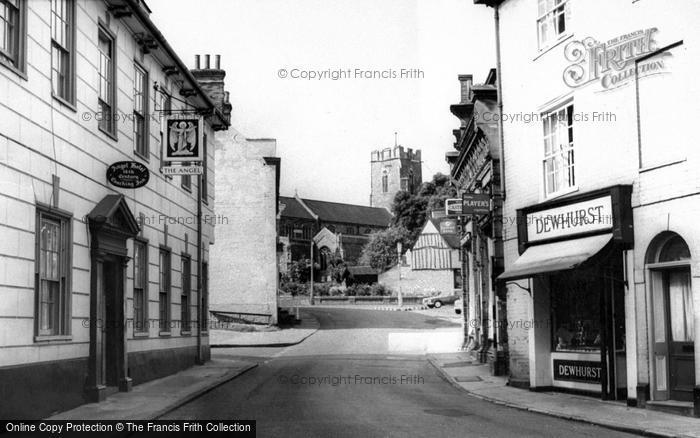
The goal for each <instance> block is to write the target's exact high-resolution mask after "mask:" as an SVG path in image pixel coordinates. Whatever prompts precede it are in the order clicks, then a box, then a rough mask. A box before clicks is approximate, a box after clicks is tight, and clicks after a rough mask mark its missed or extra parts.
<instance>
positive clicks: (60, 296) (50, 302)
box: [35, 208, 72, 336]
mask: <svg viewBox="0 0 700 438" xmlns="http://www.w3.org/2000/svg"><path fill="white" fill-rule="evenodd" d="M70 220H71V218H70V217H69V216H66V215H64V214H62V213H58V212H55V211H52V210H50V209H43V208H39V209H38V210H37V218H36V223H37V231H36V252H37V257H36V270H35V275H36V282H35V284H36V289H37V290H36V294H37V306H36V321H37V327H36V332H37V335H39V336H57V335H68V334H70V315H71V312H70V289H71V288H70V271H71V263H70V260H71V244H72V236H71V232H70V229H71V228H70Z"/></svg>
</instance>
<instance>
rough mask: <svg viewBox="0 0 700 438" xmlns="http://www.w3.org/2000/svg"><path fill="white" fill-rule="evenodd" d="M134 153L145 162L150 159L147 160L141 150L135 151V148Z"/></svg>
mask: <svg viewBox="0 0 700 438" xmlns="http://www.w3.org/2000/svg"><path fill="white" fill-rule="evenodd" d="M134 155H135V156H137V157H139V158H141V159H142V160H143V161H145V162H146V163H150V161H149V160H148V157H147V156H146V155H144V154H142V153H141V152H139V151H137V150H136V149H134Z"/></svg>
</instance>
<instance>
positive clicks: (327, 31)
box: [148, 0, 495, 205]
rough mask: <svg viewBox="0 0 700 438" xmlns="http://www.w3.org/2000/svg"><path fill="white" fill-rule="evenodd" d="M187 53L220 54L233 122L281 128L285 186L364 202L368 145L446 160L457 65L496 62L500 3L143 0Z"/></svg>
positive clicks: (243, 128) (481, 70) (431, 167)
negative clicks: (403, 73)
mask: <svg viewBox="0 0 700 438" xmlns="http://www.w3.org/2000/svg"><path fill="white" fill-rule="evenodd" d="M148 5H149V6H150V7H151V9H152V10H153V14H152V16H151V18H152V19H153V21H154V22H155V23H156V25H157V26H158V28H159V29H160V30H161V31H162V32H163V34H164V35H165V37H166V38H167V39H168V41H169V42H170V44H171V45H172V47H173V48H174V49H175V50H176V51H177V53H178V54H179V55H180V57H181V58H182V59H183V61H184V62H185V64H187V65H188V66H190V67H193V66H194V55H195V54H202V55H204V54H207V53H208V54H211V55H212V62H213V55H214V54H221V57H222V61H221V64H222V68H223V69H225V70H226V89H227V90H228V91H230V93H231V102H232V104H233V117H232V119H233V125H234V126H235V127H236V129H237V130H238V131H240V132H242V133H243V134H244V135H246V136H247V137H249V138H255V137H272V138H276V139H277V146H278V150H277V154H278V156H280V157H281V158H282V184H281V194H282V195H293V194H294V190H295V189H296V190H298V191H299V194H300V195H301V196H302V197H305V198H312V199H321V200H327V201H335V202H346V203H355V204H363V205H367V204H368V202H369V192H370V164H369V161H370V152H371V151H372V150H374V149H381V148H383V147H387V146H393V144H394V132H395V131H396V132H398V139H399V144H402V145H404V146H406V147H411V148H414V149H421V150H422V151H423V152H422V153H423V160H424V163H423V178H424V179H425V180H428V179H430V178H431V177H432V175H433V174H434V173H436V172H440V171H441V172H447V170H448V168H447V164H446V163H445V160H444V156H445V152H447V151H448V150H450V149H451V148H452V143H453V142H454V137H453V136H452V129H455V128H457V127H458V126H459V121H458V120H457V119H456V118H455V117H454V116H453V115H452V114H451V113H450V111H449V106H450V104H453V103H457V102H458V101H459V82H458V81H457V75H458V74H461V73H472V74H473V75H474V81H475V83H480V82H483V80H484V79H485V78H486V74H487V73H488V70H489V68H491V67H495V46H494V39H493V10H492V9H490V8H486V7H484V6H475V5H473V2H472V0H352V1H348V0H342V1H341V0H294V1H290V0H200V1H191V0H148ZM356 68H358V69H361V70H386V69H394V70H395V71H396V72H397V74H398V73H400V70H401V69H402V68H409V69H410V68H416V69H421V70H422V71H423V72H424V77H423V78H422V79H399V78H396V79H355V78H350V79H341V80H337V81H332V80H328V79H326V80H318V79H316V80H306V79H290V78H289V77H288V78H286V79H281V78H279V77H278V70H280V69H287V71H288V72H290V71H291V70H293V69H300V70H326V69H333V70H337V69H344V70H345V69H352V70H353V71H354V69H356Z"/></svg>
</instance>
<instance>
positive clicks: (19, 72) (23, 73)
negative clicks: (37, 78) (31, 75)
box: [0, 59, 28, 81]
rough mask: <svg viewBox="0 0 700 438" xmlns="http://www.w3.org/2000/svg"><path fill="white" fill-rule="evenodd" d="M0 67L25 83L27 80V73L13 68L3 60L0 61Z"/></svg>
mask: <svg viewBox="0 0 700 438" xmlns="http://www.w3.org/2000/svg"><path fill="white" fill-rule="evenodd" d="M0 65H2V66H3V67H5V68H7V69H8V70H10V71H11V72H12V73H14V74H16V75H17V76H19V77H20V78H22V79H24V80H25V81H26V80H28V78H27V73H26V72H24V71H23V70H21V69H19V68H17V67H15V66H14V65H12V64H10V63H9V62H7V61H5V60H4V59H0Z"/></svg>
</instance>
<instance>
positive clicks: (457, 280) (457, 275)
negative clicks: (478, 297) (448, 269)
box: [452, 269, 462, 289]
mask: <svg viewBox="0 0 700 438" xmlns="http://www.w3.org/2000/svg"><path fill="white" fill-rule="evenodd" d="M452 272H453V273H454V285H453V287H454V288H455V289H462V270H461V269H454V270H453V271H452Z"/></svg>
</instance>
